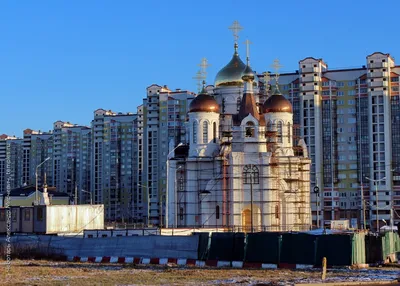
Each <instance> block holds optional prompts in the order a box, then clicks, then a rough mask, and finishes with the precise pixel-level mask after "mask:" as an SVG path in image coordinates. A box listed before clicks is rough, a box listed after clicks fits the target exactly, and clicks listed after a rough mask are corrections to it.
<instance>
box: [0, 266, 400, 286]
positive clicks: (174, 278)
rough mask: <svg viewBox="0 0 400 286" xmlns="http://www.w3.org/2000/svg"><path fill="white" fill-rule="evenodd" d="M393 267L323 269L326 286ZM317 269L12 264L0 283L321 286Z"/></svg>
mask: <svg viewBox="0 0 400 286" xmlns="http://www.w3.org/2000/svg"><path fill="white" fill-rule="evenodd" d="M399 272H400V271H399V269H395V268H374V269H368V270H350V269H333V270H328V274H327V280H326V282H351V281H363V282H366V281H393V280H395V279H397V278H398V277H399V276H400V274H399ZM320 278H321V274H320V270H318V269H312V270H283V269H279V270H248V269H215V268H196V267H178V266H172V265H166V266H156V265H127V264H125V265H121V264H98V263H74V262H53V261H44V260H14V261H12V264H11V267H10V272H9V273H8V272H7V267H6V265H5V262H4V261H2V262H1V261H0V285H294V284H296V283H321V282H322V281H321V279H320Z"/></svg>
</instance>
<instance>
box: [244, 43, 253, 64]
mask: <svg viewBox="0 0 400 286" xmlns="http://www.w3.org/2000/svg"><path fill="white" fill-rule="evenodd" d="M244 44H245V45H246V60H247V65H249V62H250V45H251V44H253V43H252V42H250V41H249V39H247V40H246V41H245V42H244Z"/></svg>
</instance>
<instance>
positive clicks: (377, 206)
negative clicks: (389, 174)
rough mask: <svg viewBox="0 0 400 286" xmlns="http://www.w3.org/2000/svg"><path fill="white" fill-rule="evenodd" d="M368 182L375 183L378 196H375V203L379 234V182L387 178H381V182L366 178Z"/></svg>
mask: <svg viewBox="0 0 400 286" xmlns="http://www.w3.org/2000/svg"><path fill="white" fill-rule="evenodd" d="M365 178H366V179H367V180H368V181H370V182H373V183H374V185H375V193H376V195H375V201H376V208H375V209H376V232H377V233H378V232H379V214H378V213H379V200H378V182H380V181H383V180H386V177H383V178H381V179H379V180H374V179H371V178H368V177H365Z"/></svg>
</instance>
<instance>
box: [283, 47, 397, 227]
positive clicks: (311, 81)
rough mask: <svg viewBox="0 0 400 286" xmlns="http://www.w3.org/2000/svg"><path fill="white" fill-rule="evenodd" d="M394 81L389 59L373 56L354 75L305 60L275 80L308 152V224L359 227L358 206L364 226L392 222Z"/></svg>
mask: <svg viewBox="0 0 400 286" xmlns="http://www.w3.org/2000/svg"><path fill="white" fill-rule="evenodd" d="M399 74H400V66H396V65H395V62H394V59H393V58H392V57H391V56H390V55H389V54H382V53H379V52H377V53H374V54H371V55H369V56H367V59H366V63H365V65H364V66H362V67H360V68H352V69H337V70H335V69H332V70H330V69H328V66H327V64H326V63H325V62H324V61H323V60H322V59H314V58H306V59H303V60H301V61H300V62H299V70H297V71H296V72H295V73H287V74H282V75H280V78H279V84H280V88H281V90H282V92H283V93H284V95H285V96H286V97H287V98H288V99H290V100H291V102H292V104H293V107H294V124H296V125H297V126H298V128H299V130H300V136H301V137H303V138H304V140H305V142H306V144H307V145H308V148H309V154H310V157H311V159H312V166H311V182H312V190H313V187H314V186H318V187H319V189H320V190H321V191H320V193H319V195H320V196H318V195H317V194H315V193H314V194H313V198H312V206H313V220H314V224H317V220H318V221H320V222H321V225H328V224H329V222H330V221H331V220H338V219H350V220H351V219H352V220H353V222H354V223H355V222H357V221H358V224H359V225H358V226H360V224H361V225H363V224H364V217H363V212H362V209H363V207H362V204H363V203H362V201H363V200H364V203H365V208H364V209H365V210H366V211H365V220H366V224H367V225H368V226H369V227H371V228H373V229H375V228H376V223H377V219H378V220H379V221H380V222H379V225H380V226H382V225H383V224H384V222H383V220H384V221H386V222H387V223H389V222H390V220H391V219H393V220H394V221H395V222H397V221H399V220H400V216H399V213H400V176H399V174H400V153H399V151H400V141H399V140H398V139H399V137H400V102H399ZM376 189H377V190H378V192H376ZM317 209H318V210H320V212H318V213H317ZM377 211H378V215H377Z"/></svg>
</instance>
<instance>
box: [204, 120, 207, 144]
mask: <svg viewBox="0 0 400 286" xmlns="http://www.w3.org/2000/svg"><path fill="white" fill-rule="evenodd" d="M203 143H208V123H207V121H204V122H203Z"/></svg>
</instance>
